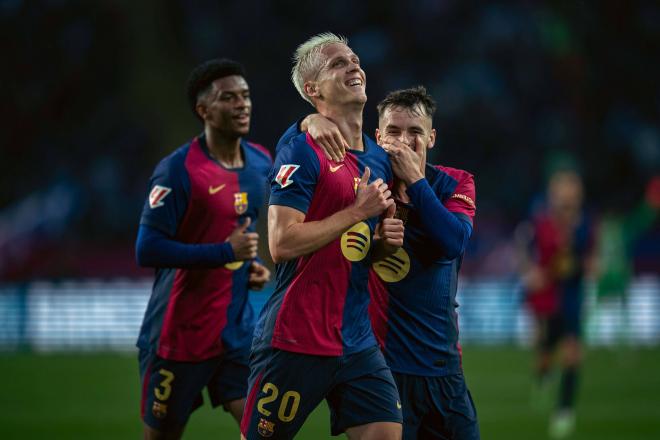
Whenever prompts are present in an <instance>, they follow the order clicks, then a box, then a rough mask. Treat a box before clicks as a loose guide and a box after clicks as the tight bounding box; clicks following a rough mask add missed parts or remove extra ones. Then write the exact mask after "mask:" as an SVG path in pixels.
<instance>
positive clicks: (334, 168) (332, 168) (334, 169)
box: [330, 163, 344, 173]
mask: <svg viewBox="0 0 660 440" xmlns="http://www.w3.org/2000/svg"><path fill="white" fill-rule="evenodd" d="M343 166H344V164H343V163H340V164H339V165H337V166H336V167H333V166H332V165H330V172H331V173H334V172H336V171H337V170H338V169H339V168H341V167H343Z"/></svg>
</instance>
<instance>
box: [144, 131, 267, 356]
mask: <svg viewBox="0 0 660 440" xmlns="http://www.w3.org/2000/svg"><path fill="white" fill-rule="evenodd" d="M241 152H242V155H243V160H244V167H243V168H240V169H226V168H224V167H223V166H222V165H221V164H220V163H219V162H217V161H216V160H215V159H213V158H212V157H211V156H210V155H209V152H208V148H207V146H206V142H205V138H204V136H203V135H202V136H199V137H196V138H194V139H193V140H192V141H191V142H189V143H187V144H185V145H183V146H182V147H180V148H178V149H177V150H176V151H174V152H173V153H172V154H170V155H169V156H167V157H166V158H165V159H163V160H162V161H161V162H160V163H159V164H158V166H157V167H156V170H155V171H154V173H153V175H152V177H151V180H150V183H149V185H150V193H149V197H148V199H147V200H146V202H145V205H144V208H143V210H142V218H141V220H140V224H141V225H146V226H149V227H151V228H156V229H158V230H160V231H161V232H163V233H165V234H166V235H167V236H168V237H171V238H172V239H173V240H176V241H178V242H181V243H188V244H202V243H223V242H224V241H225V240H226V239H227V237H228V236H229V235H230V234H231V232H232V231H233V230H234V229H235V228H236V227H237V226H238V225H239V223H243V219H244V218H245V217H250V219H251V224H250V226H249V228H248V229H249V230H250V231H254V228H255V225H256V220H257V218H258V214H259V212H258V211H259V208H260V207H262V206H263V205H264V204H265V198H266V195H267V177H268V173H269V171H270V168H271V164H272V159H271V156H270V153H269V152H268V150H266V149H265V148H264V147H262V146H260V145H257V144H253V143H250V142H247V141H244V140H243V141H241ZM248 267H249V264H248V263H247V262H230V263H227V264H226V265H224V267H218V268H213V269H184V268H167V269H157V270H156V278H155V281H154V286H153V292H152V294H151V298H150V299H149V303H148V306H147V310H146V312H145V315H144V321H143V323H142V328H141V330H140V336H139V338H138V343H137V345H138V347H140V348H142V349H151V350H155V351H156V353H157V354H158V355H159V356H161V357H163V358H165V359H172V360H178V361H200V360H204V359H208V358H211V357H214V356H218V355H220V354H223V355H226V356H232V355H234V354H236V355H243V354H244V353H246V352H248V351H249V348H250V343H251V340H252V333H253V330H254V323H255V316H254V311H253V310H252V306H251V305H250V303H249V302H248V296H247V295H248V290H247V284H248Z"/></svg>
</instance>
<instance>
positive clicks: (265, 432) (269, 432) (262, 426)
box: [257, 419, 275, 437]
mask: <svg viewBox="0 0 660 440" xmlns="http://www.w3.org/2000/svg"><path fill="white" fill-rule="evenodd" d="M257 432H258V433H259V435H260V436H262V437H272V436H273V434H275V422H271V421H270V420H266V419H259V424H258V425H257Z"/></svg>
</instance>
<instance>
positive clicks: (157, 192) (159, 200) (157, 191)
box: [149, 185, 172, 209]
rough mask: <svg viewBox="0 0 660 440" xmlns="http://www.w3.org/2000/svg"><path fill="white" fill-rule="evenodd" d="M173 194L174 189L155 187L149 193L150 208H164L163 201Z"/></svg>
mask: <svg viewBox="0 0 660 440" xmlns="http://www.w3.org/2000/svg"><path fill="white" fill-rule="evenodd" d="M170 192H172V188H168V187H166V186H160V185H155V186H154V187H153V189H152V190H151V193H149V207H150V208H151V209H154V208H158V207H159V206H163V205H164V203H163V199H164V198H165V197H166V196H167V195H168V194H169V193H170Z"/></svg>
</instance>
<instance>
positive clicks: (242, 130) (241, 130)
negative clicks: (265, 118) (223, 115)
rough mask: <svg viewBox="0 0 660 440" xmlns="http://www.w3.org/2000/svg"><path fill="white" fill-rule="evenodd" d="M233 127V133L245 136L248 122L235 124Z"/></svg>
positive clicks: (247, 130) (248, 126) (248, 129)
mask: <svg viewBox="0 0 660 440" xmlns="http://www.w3.org/2000/svg"><path fill="white" fill-rule="evenodd" d="M233 128H234V133H236V134H237V135H239V136H245V135H246V134H248V133H249V132H250V123H249V122H248V123H247V124H235V125H234V127H233Z"/></svg>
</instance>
